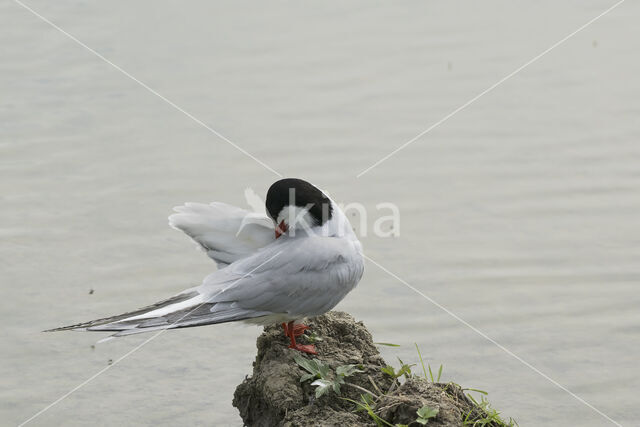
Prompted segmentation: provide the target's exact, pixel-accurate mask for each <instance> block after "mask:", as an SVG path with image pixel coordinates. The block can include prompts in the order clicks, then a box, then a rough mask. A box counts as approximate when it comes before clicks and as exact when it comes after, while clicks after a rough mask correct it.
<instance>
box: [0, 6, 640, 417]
mask: <svg viewBox="0 0 640 427" xmlns="http://www.w3.org/2000/svg"><path fill="white" fill-rule="evenodd" d="M28 4H29V5H30V6H32V7H33V8H34V9H36V10H37V11H38V12H39V13H41V14H42V15H44V16H45V17H47V18H48V19H50V20H52V21H53V22H55V23H56V24H57V25H59V26H60V27H61V28H63V29H64V30H65V31H68V32H69V33H70V34H72V35H74V36H75V37H77V38H78V39H79V40H81V41H82V42H83V43H85V44H86V45H88V46H90V47H91V48H92V49H95V50H96V51H97V52H99V53H100V54H102V55H104V56H105V57H106V58H108V59H109V60H111V61H113V63H115V64H117V65H119V66H121V67H122V68H123V69H124V70H126V71H128V72H129V73H131V74H132V75H134V76H135V77H136V78H138V79H140V80H141V81H142V82H144V83H146V84H148V85H149V86H150V87H152V88H153V89H155V90H157V91H158V92H159V93H161V94H162V95H164V96H166V97H167V98H168V99H170V100H172V101H173V102H175V103H176V104H177V105H179V106H180V107H182V108H184V109H185V110H186V111H188V112H190V113H191V114H193V115H194V116H195V117H197V118H199V119H200V120H202V121H203V122H204V123H206V124H207V125H209V126H212V127H213V128H215V129H216V130H217V131H219V132H221V133H222V134H224V135H225V136H227V137H228V138H230V139H231V140H233V141H234V142H235V143H237V144H238V145H239V146H241V147H243V148H244V149H246V150H248V151H249V152H250V153H252V154H253V155H255V156H256V157H258V158H259V159H261V160H262V161H264V162H266V163H267V164H268V165H270V166H271V167H272V168H274V169H275V170H277V171H279V172H280V173H282V174H283V175H286V176H297V177H303V178H306V179H308V180H310V181H312V182H314V183H316V184H317V185H319V186H321V187H322V188H325V189H327V190H328V191H329V192H330V193H331V194H332V196H333V197H334V198H335V199H336V200H339V201H341V202H345V203H349V202H359V203H362V204H364V205H365V206H367V208H368V209H369V218H368V219H369V223H368V231H369V236H367V237H366V238H363V239H362V240H363V244H364V245H365V249H366V253H367V254H368V255H369V256H370V257H372V258H373V259H375V260H376V261H377V262H379V263H381V264H382V265H384V266H385V268H387V269H388V270H390V271H391V272H393V273H395V274H397V275H398V276H399V277H401V278H402V279H403V280H405V281H407V282H408V283H409V284H411V285H412V286H414V287H415V288H417V289H419V290H420V291H422V292H423V293H425V294H426V295H428V296H429V297H430V298H432V299H434V300H435V301H437V302H438V303H440V304H442V306H444V307H446V308H447V309H449V310H451V311H452V312H453V313H455V314H457V315H458V316H460V317H461V318H463V319H464V320H466V321H467V322H469V324H471V325H473V326H474V327H476V328H478V329H479V330H480V331H482V332H484V333H486V334H487V335H488V336H490V337H491V338H492V339H494V340H496V341H497V342H498V343H500V344H502V345H503V346H504V347H506V348H507V349H509V350H510V351H512V352H514V353H515V354H517V355H518V356H519V357H521V358H522V359H524V360H526V361H527V362H529V363H530V364H531V365H533V366H535V367H536V368H537V369H539V370H540V371H541V372H543V373H545V374H546V375H548V376H549V377H550V378H552V379H553V380H555V381H557V382H558V383H559V384H562V385H563V386H564V387H566V388H568V389H569V390H571V391H572V392H574V393H576V394H577V395H578V396H580V397H582V398H583V399H584V400H586V401H587V402H589V403H590V404H592V405H593V406H595V407H596V408H598V409H599V410H601V411H602V412H604V413H606V414H607V415H608V416H610V417H611V418H613V419H614V420H616V421H618V422H620V423H622V424H623V425H632V424H634V423H636V422H637V417H636V415H634V414H635V413H636V412H637V404H638V398H637V392H636V389H637V384H638V382H639V381H640V368H638V365H637V363H638V360H639V359H640V310H639V308H638V307H639V304H640V292H639V290H638V286H639V283H638V282H639V280H640V264H639V256H640V215H639V213H640V195H639V194H640V193H639V191H640V142H639V139H640V128H639V126H638V123H639V122H638V115H639V114H640V101H639V100H640V80H639V79H638V76H639V75H640V61H639V60H638V52H639V51H640V37H638V30H637V22H638V18H640V5H639V4H638V3H637V2H626V3H624V4H623V5H621V6H620V7H619V8H618V9H616V10H614V11H613V12H611V13H610V14H609V15H607V16H605V17H603V18H602V19H601V20H600V21H598V22H596V23H595V24H593V25H592V26H590V27H589V28H587V29H585V30H584V31H582V32H581V33H579V34H578V35H576V36H575V37H573V38H572V39H571V40H569V41H567V42H566V43H565V44H563V45H562V46H559V47H558V48H557V49H555V50H553V51H552V52H550V53H549V54H547V55H546V56H544V57H543V58H541V59H540V60H539V61H537V62H536V63H534V64H533V65H531V66H529V67H528V68H526V69H525V70H524V71H522V72H521V73H520V74H518V75H517V76H515V77H513V78H512V79H510V80H509V81H507V82H506V83H504V84H503V85H501V86H500V87H498V88H497V89H495V90H494V91H493V92H491V93H489V94H487V95H486V96H484V97H482V98H481V99H480V100H478V101H477V102H476V103H474V104H473V105H471V106H469V107H468V108H467V109H465V110H463V111H462V112H460V113H459V114H457V115H455V116H454V117H453V118H451V119H450V120H449V121H447V122H446V123H444V124H442V125H441V126H440V127H438V128H437V129H435V130H434V131H432V132H431V133H429V134H428V135H426V136H425V137H423V138H421V139H419V140H418V141H416V142H415V143H413V144H411V145H410V146H409V147H407V148H406V149H404V150H403V151H401V152H399V153H398V154H397V155H395V156H393V157H391V158H390V159H389V160H387V161H386V162H384V163H382V164H381V165H380V166H378V167H377V168H374V169H372V170H371V171H370V172H369V173H367V174H365V175H363V176H362V177H360V178H356V174H357V173H359V172H360V171H362V170H363V169H365V168H367V167H368V166H370V165H371V164H372V163H374V162H375V161H377V160H378V159H380V158H381V157H383V156H384V155H386V154H388V153H389V152H390V151H392V150H393V149H395V148H396V147H398V146H400V145H401V144H402V143H404V142H405V141H408V140H409V139H411V138H413V137H414V136H415V135H417V134H418V133H419V132H421V131H423V130H424V129H426V128H427V127H428V126H430V125H431V124H433V123H435V122H437V121H438V120H440V119H441V118H442V117H444V116H445V115H446V114H448V113H449V112H451V111H452V110H454V109H455V108H457V107H458V106H460V105H462V104H463V103H465V102H466V101H467V100H469V99H470V98H472V97H473V96H475V95H476V94H478V93H480V92H481V91H483V90H484V89H485V88H487V87H489V86H491V85H492V84H494V83H495V82H496V81H498V80H499V79H501V78H502V77H504V76H505V75H507V74H508V73H510V72H511V71H512V70H514V69H516V68H517V67H519V66H520V65H522V64H524V63H525V62H526V61H528V60H529V59H531V58H533V57H534V56H535V55H537V54H538V53H540V52H541V51H543V50H544V49H546V48H547V47H549V46H550V45H552V44H553V43H555V42H556V41H558V40H560V39H561V38H562V37H564V36H566V35H567V34H569V33H570V32H572V31H573V30H575V29H576V28H578V27H579V26H580V25H582V24H583V23H585V22H587V21H588V20H589V19H591V18H593V17H595V16H596V15H598V14H599V13H601V12H602V11H604V10H605V9H606V8H608V7H609V6H610V5H612V4H613V1H601V0H598V1H571V2H554V1H545V2H535V3H534V2H530V3H525V2H508V1H501V2H495V1H492V2H482V4H480V2H471V1H469V2H457V1H447V2H408V3H407V2H405V3H402V4H392V3H388V4H374V3H368V2H367V3H365V2H349V3H347V4H345V3H343V2H328V3H327V2H324V3H323V4H322V5H317V4H316V5H315V6H314V7H310V5H304V6H303V5H301V4H298V3H293V2H278V3H270V4H268V5H266V4H262V3H249V2H228V3H215V4H212V3H211V2H206V1H199V2H189V3H179V2H157V1H154V2H151V1H144V2H135V3H132V2H94V3H86V2H77V1H58V2H45V1H42V0H38V1H33V0H32V1H28ZM0 46H1V50H0V52H1V60H0V204H1V206H2V208H1V209H0V239H1V240H0V242H1V245H0V268H1V271H2V274H1V281H2V298H1V299H0V312H1V314H2V323H3V325H2V326H3V327H2V329H1V330H0V336H1V342H2V345H1V346H0V355H1V357H2V363H0V378H2V380H1V382H0V420H2V424H3V425H15V424H18V423H20V422H22V421H24V420H26V419H27V418H29V417H30V416H31V415H33V414H34V413H36V412H37V411H39V410H40V409H42V408H44V407H45V406H47V405H48V404H50V403H51V402H53V401H55V400H56V399H57V398H59V397H60V396H62V395H64V394H65V393H66V392H68V391H69V390H71V389H72V388H74V387H75V386H76V385H78V384H80V383H82V382H83V381H85V380H86V379H88V378H89V377H91V376H92V375H94V374H95V373H96V372H98V371H99V370H101V369H103V368H104V367H105V366H107V364H108V363H109V360H114V361H115V360H117V359H118V358H120V357H122V356H123V355H125V354H126V353H127V352H128V351H130V350H131V349H133V348H134V347H136V346H137V345H139V344H141V343H142V342H143V341H144V340H146V339H147V338H148V336H135V337H131V338H128V339H122V340H116V341H111V342H108V343H104V344H100V345H97V346H96V347H95V349H92V348H91V346H92V344H94V343H95V342H96V340H97V339H99V338H101V337H102V335H96V334H85V333H59V334H43V333H41V332H40V331H41V330H42V329H45V328H50V327H55V326H59V325H61V324H67V323H69V322H74V321H80V320H87V319H91V318H95V317H98V316H103V315H109V314H115V313H119V312H122V311H125V310H128V309H132V308H135V307H139V306H142V305H146V304H147V303H150V302H153V301H156V300H158V299H160V298H163V297H166V296H168V295H171V294H173V293H175V292H176V291H179V290H181V289H183V288H185V287H187V286H191V285H194V284H197V283H199V281H200V280H201V279H202V277H204V276H205V275H206V274H207V273H209V272H210V271H212V269H213V268H214V266H213V264H212V263H211V262H210V261H209V260H208V259H207V258H206V257H205V256H204V255H202V254H201V253H199V252H196V251H194V250H193V245H192V243H191V242H190V241H188V239H187V238H185V237H184V236H183V235H181V234H180V233H179V232H177V231H175V230H172V229H170V228H169V227H168V226H167V222H166V217H167V215H168V214H169V212H170V210H171V208H172V207H173V206H175V205H178V204H181V203H183V202H185V201H201V202H207V201H213V200H219V201H225V202H228V203H233V204H237V205H241V206H246V202H245V200H244V197H243V191H244V190H245V188H247V187H252V188H253V189H254V190H255V191H256V192H258V193H259V194H264V192H265V191H266V189H267V188H268V186H269V185H270V184H271V182H273V181H274V180H275V179H276V178H277V176H276V175H274V174H273V173H271V172H270V171H268V170H266V169H265V168H263V167H262V166H260V165H259V164H258V163H256V162H254V161H253V160H252V159H250V158H248V157H246V156H245V155H243V154H242V153H241V152H239V151H238V150H236V149H235V148H233V147H232V146H230V145H229V144H228V143H226V142H224V141H222V140H221V139H220V138H218V137H217V136H215V135H213V134H212V133H210V132H209V131H207V130H206V129H204V128H203V127H202V126H200V125H198V124H197V123H195V122H194V121H193V120H191V119H189V118H188V117H186V116H185V115H184V114H182V113H180V112H179V111H176V110H175V109H174V108H173V107H171V106H169V105H168V104H167V103H165V102H164V101H162V100H161V99H159V98H158V97H157V96H155V95H153V94H151V93H150V92H149V91H147V90H146V89H144V88H143V87H141V86H140V85H139V84H137V83H135V82H134V81H132V80H131V79H129V78H127V77H126V76H124V75H123V74H122V73H120V72H119V71H117V70H116V69H114V68H113V67H111V66H110V65H108V64H106V63H105V62H103V61H101V60H100V59H98V58H96V57H95V56H94V55H93V54H91V53H90V52H88V51H87V50H86V49H85V48H83V47H81V46H79V45H78V44H76V43H75V42H73V41H72V40H70V39H69V38H68V37H66V36H65V35H63V34H61V33H60V32H58V31H57V30H55V29H53V28H52V27H51V26H49V25H48V24H46V23H44V22H42V21H41V20H40V19H38V18H37V17H36V16H34V15H32V14H31V13H29V12H28V11H27V10H25V9H24V8H22V7H21V6H20V5H18V4H17V3H14V2H12V1H9V0H6V1H3V2H2V3H1V4H0ZM383 202H392V203H395V204H397V205H398V207H399V208H400V210H401V227H400V236H399V237H397V238H380V237H375V236H373V235H372V234H371V232H372V226H373V221H374V220H375V219H376V218H377V217H378V216H379V215H384V214H387V211H377V210H376V205H377V204H379V203H383ZM90 289H93V290H94V292H93V294H89V291H90ZM339 309H342V310H346V311H348V312H350V313H351V314H353V315H354V316H355V317H357V318H358V319H360V320H363V321H364V322H365V323H366V324H367V325H368V326H369V327H370V329H371V330H372V332H373V334H374V336H375V338H376V339H377V340H378V341H389V342H395V343H397V344H401V345H402V347H400V348H397V349H384V350H383V351H384V355H385V357H387V358H388V360H390V361H391V360H395V356H400V357H401V358H402V359H404V360H405V361H416V360H417V355H416V353H415V350H414V347H413V344H414V342H415V343H418V345H420V347H421V349H422V351H423V354H425V355H426V357H427V358H428V360H429V363H431V364H432V365H436V366H438V365H439V364H441V363H442V364H444V380H453V381H456V382H458V383H460V384H463V385H465V386H468V387H476V388H480V389H483V390H486V391H488V392H489V398H490V400H491V401H492V402H493V403H494V405H495V406H496V407H497V408H499V409H501V410H502V411H503V412H504V413H505V414H506V415H508V416H512V417H514V418H516V419H517V420H518V421H519V422H520V425H521V426H540V425H554V426H569V425H580V426H601V425H611V424H610V423H609V422H608V421H607V420H606V419H605V418H603V417H601V416H600V415H598V414H597V413H596V412H594V411H593V410H592V409H590V408H589V407H587V406H585V405H584V404H583V403H581V402H579V401H577V400H576V399H574V398H573V397H572V396H571V395H569V394H568V393H567V392H565V391H563V390H561V389H560V388H558V387H557V386H556V385H554V384H552V383H551V382H550V381H548V380H547V379H545V378H543V377H542V376H540V375H539V374H538V373H536V372H534V371H532V370H531V369H530V368H529V367H527V366H525V365H523V364H522V363H521V362H519V361H517V360H515V359H514V358H513V357H511V356H509V355H508V354H506V353H505V352H504V351H502V350H501V349H500V348H498V347H497V346H496V345H494V344H493V343H491V342H489V341H487V340H486V339H485V338H483V337H481V336H479V335H478V334H477V333H476V332H474V331H472V330H471V329H470V328H468V327H467V326H465V325H464V324H462V323H460V322H459V321H458V320H456V319H454V318H453V317H452V316H450V315H449V314H447V313H445V312H444V311H442V310H441V309H439V308H438V307H436V306H435V305H434V304H432V303H431V302H430V301H428V300H426V299H424V298H422V297H421V296H419V295H417V294H416V293H414V292H413V291H412V290H410V289H408V288H407V287H405V286H404V285H403V284H402V283H400V282H399V281H397V280H396V279H394V278H392V277H390V276H389V275H388V274H386V273H385V272H383V271H382V270H380V269H379V268H377V267H376V266H375V265H373V264H368V266H367V272H366V274H365V277H364V279H363V280H362V282H361V284H360V285H359V287H358V288H357V289H356V290H355V291H354V292H353V293H352V294H351V295H349V297H348V298H347V299H345V300H344V301H343V302H342V303H341V304H340V305H339ZM259 332H260V330H259V329H258V328H256V327H251V326H242V325H223V326H214V327H206V328H196V329H193V330H181V331H176V332H173V331H172V332H170V333H166V334H163V335H161V336H160V337H158V338H157V339H155V340H153V341H151V342H149V343H148V344H147V345H145V346H144V347H142V348H141V349H140V350H138V351H137V352H136V353H134V354H132V355H131V356H129V357H127V358H126V359H124V360H123V361H122V362H120V363H118V364H117V365H116V366H114V367H113V368H111V369H109V370H108V371H106V372H105V373H104V374H102V375H100V376H98V377H97V378H95V379H94V380H93V381H91V382H90V383H88V384H87V385H85V386H84V387H82V388H81V389H79V390H77V391H76V392H75V393H73V394H72V395H70V396H69V397H68V398H66V399H64V400H63V401H61V402H60V403H59V404H57V405H55V406H54V407H52V408H51V409H49V410H48V411H46V412H45V413H43V414H42V415H41V416H40V417H38V418H37V419H35V420H34V421H33V422H32V424H33V425H42V426H48V425H61V424H64V425H70V426H84V425H89V424H91V425H118V426H129V425H131V426H133V425H231V426H233V425H240V424H241V422H240V418H239V417H238V415H237V413H236V411H235V409H234V408H233V407H232V406H231V398H232V393H233V390H234V387H235V385H236V384H237V383H239V382H240V381H241V380H242V379H243V377H244V376H245V375H246V374H248V373H249V372H250V369H251V362H252V360H253V357H254V355H255V337H256V336H257V335H258V334H259Z"/></svg>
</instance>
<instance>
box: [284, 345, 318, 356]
mask: <svg viewBox="0 0 640 427" xmlns="http://www.w3.org/2000/svg"><path fill="white" fill-rule="evenodd" d="M289 348H292V349H294V350H298V351H301V352H303V353H308V354H318V352H317V351H316V346H315V345H313V344H297V343H296V344H295V345H293V344H291V345H290V346H289Z"/></svg>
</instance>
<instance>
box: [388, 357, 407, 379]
mask: <svg viewBox="0 0 640 427" xmlns="http://www.w3.org/2000/svg"><path fill="white" fill-rule="evenodd" d="M398 361H399V362H400V368H398V370H397V371H396V370H395V369H394V367H393V366H391V365H387V366H385V367H384V368H380V370H381V371H382V372H384V373H385V374H387V375H389V376H391V377H393V378H400V377H401V376H403V375H404V377H405V378H407V379H409V378H411V376H412V375H413V374H412V373H411V367H412V366H416V365H415V364H412V365H408V364H406V363H404V362H403V361H402V359H400V358H399V357H398Z"/></svg>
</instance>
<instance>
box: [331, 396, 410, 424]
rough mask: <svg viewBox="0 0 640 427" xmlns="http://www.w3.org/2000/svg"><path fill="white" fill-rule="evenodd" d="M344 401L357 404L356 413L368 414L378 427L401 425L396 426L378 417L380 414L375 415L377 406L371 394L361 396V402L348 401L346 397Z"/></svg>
mask: <svg viewBox="0 0 640 427" xmlns="http://www.w3.org/2000/svg"><path fill="white" fill-rule="evenodd" d="M343 399H344V400H346V401H348V402H351V403H353V404H355V405H356V412H357V411H364V412H366V413H367V414H368V415H369V417H371V419H372V420H373V421H374V422H375V423H376V425H377V426H378V427H382V426H390V427H399V424H398V425H396V426H394V425H393V424H391V423H390V422H389V421H387V420H385V419H384V418H381V417H380V416H378V414H376V413H375V409H376V405H375V403H374V402H373V397H371V395H370V394H361V395H360V401H359V402H358V401H356V400H353V399H347V398H346V397H343Z"/></svg>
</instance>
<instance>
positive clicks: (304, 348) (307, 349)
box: [282, 321, 318, 354]
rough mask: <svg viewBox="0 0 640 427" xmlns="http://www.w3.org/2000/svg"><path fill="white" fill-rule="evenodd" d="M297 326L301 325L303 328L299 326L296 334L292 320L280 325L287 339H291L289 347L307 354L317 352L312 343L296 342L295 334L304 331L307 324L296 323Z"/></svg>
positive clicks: (300, 333)
mask: <svg viewBox="0 0 640 427" xmlns="http://www.w3.org/2000/svg"><path fill="white" fill-rule="evenodd" d="M297 326H303V328H301V329H300V328H299V329H298V332H299V333H297V334H296V326H294V324H293V321H291V322H289V324H284V323H283V324H282V327H283V328H284V330H285V335H287V336H288V337H289V339H290V340H291V344H289V348H293V349H294V350H298V351H301V352H303V353H309V354H318V352H317V351H316V347H315V346H314V345H313V344H307V345H305V344H298V343H296V336H299V335H302V334H303V333H304V331H305V329H308V326H305V325H297Z"/></svg>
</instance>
